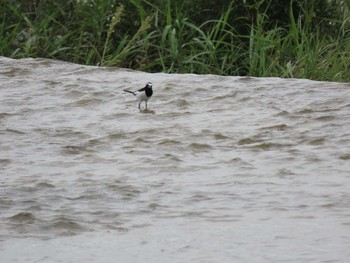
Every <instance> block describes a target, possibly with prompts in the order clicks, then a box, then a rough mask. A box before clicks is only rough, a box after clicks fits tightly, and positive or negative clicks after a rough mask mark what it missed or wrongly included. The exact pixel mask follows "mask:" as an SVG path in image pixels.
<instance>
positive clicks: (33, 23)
mask: <svg viewBox="0 0 350 263" xmlns="http://www.w3.org/2000/svg"><path fill="white" fill-rule="evenodd" d="M51 2H55V1H51ZM51 2H50V1H48V3H51ZM156 2H159V3H157V5H156V4H154V1H152V2H151V1H147V0H131V1H127V2H125V3H126V4H125V5H115V4H114V1H112V0H94V1H89V0H85V1H76V0H70V1H65V3H64V4H62V3H61V4H57V3H56V4H52V5H51V6H45V5H44V6H42V8H43V9H45V10H50V11H48V12H46V11H45V12H40V10H39V7H38V6H36V9H35V8H34V9H33V8H29V9H30V10H29V11H28V10H25V8H23V6H21V5H19V4H15V3H16V1H7V2H6V4H5V8H3V11H0V13H1V16H0V20H2V23H1V25H0V33H1V35H2V38H1V39H0V55H2V56H7V57H12V58H23V57H47V58H55V59H61V60H65V61H71V62H75V63H80V64H88V65H101V66H118V67H127V68H133V69H137V70H143V71H149V72H158V71H162V72H167V73H198V74H218V75H247V76H258V77H272V76H273V77H293V78H308V79H315V80H327V81H343V82H349V81H350V28H349V25H350V15H349V11H348V10H349V9H348V7H347V6H346V5H345V4H347V5H349V6H350V1H343V4H344V6H343V9H342V10H343V11H342V13H341V14H340V15H339V16H337V17H336V18H334V20H332V21H327V23H328V24H329V25H332V27H333V31H332V32H333V33H332V32H325V31H324V30H323V28H322V26H321V25H319V26H318V25H316V26H313V16H314V11H313V9H309V10H308V11H303V13H302V14H301V15H300V16H296V15H295V14H294V13H293V8H292V2H291V6H290V13H289V26H287V27H281V26H279V25H278V24H276V25H275V26H272V27H271V24H272V23H271V21H270V20H269V16H268V14H267V12H265V11H261V10H259V9H258V8H256V15H255V19H254V20H248V19H247V18H246V17H237V18H236V20H235V21H237V22H238V23H240V26H242V25H243V26H244V27H245V28H246V29H247V30H246V31H247V32H248V33H247V34H243V33H242V31H240V30H238V29H237V28H238V27H237V26H236V25H235V24H233V23H232V20H231V17H232V14H233V13H234V11H235V10H236V8H237V6H235V4H234V1H231V4H229V6H228V8H226V10H225V11H224V12H223V13H222V14H221V15H220V16H219V17H217V18H216V19H208V21H205V22H204V23H201V24H198V23H196V22H195V21H193V20H191V16H190V15H189V14H188V13H189V11H188V10H187V9H188V8H187V7H186V5H185V1H170V0H162V1H156ZM44 3H46V2H45V1H44ZM48 5H49V4H48ZM72 6H73V7H74V8H72ZM33 10H34V11H33ZM41 11H42V10H41ZM334 29H336V30H334ZM334 32H337V33H336V34H334Z"/></svg>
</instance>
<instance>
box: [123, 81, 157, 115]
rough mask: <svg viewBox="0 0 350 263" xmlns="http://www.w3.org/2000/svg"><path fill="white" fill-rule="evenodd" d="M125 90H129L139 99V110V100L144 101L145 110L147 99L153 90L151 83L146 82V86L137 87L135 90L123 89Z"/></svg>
mask: <svg viewBox="0 0 350 263" xmlns="http://www.w3.org/2000/svg"><path fill="white" fill-rule="evenodd" d="M124 91H125V92H129V93H131V94H133V95H134V96H135V97H136V99H137V100H138V101H139V109H140V110H141V102H143V101H144V102H145V104H146V110H147V101H148V100H149V99H150V98H151V97H152V95H153V90H152V83H151V82H147V84H146V86H145V87H143V88H142V89H139V90H137V91H130V90H126V89H125V90H124Z"/></svg>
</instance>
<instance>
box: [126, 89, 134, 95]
mask: <svg viewBox="0 0 350 263" xmlns="http://www.w3.org/2000/svg"><path fill="white" fill-rule="evenodd" d="M123 91H125V92H129V93H131V94H133V95H136V94H135V92H133V91H131V90H126V89H123Z"/></svg>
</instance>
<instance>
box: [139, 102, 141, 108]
mask: <svg viewBox="0 0 350 263" xmlns="http://www.w3.org/2000/svg"><path fill="white" fill-rule="evenodd" d="M139 110H141V101H140V103H139Z"/></svg>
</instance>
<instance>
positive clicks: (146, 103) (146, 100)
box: [145, 100, 147, 110]
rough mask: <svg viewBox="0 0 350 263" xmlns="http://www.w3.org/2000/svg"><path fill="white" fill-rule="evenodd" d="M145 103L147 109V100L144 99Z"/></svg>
mask: <svg viewBox="0 0 350 263" xmlns="http://www.w3.org/2000/svg"><path fill="white" fill-rule="evenodd" d="M145 104H146V110H147V100H146V101H145Z"/></svg>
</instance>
